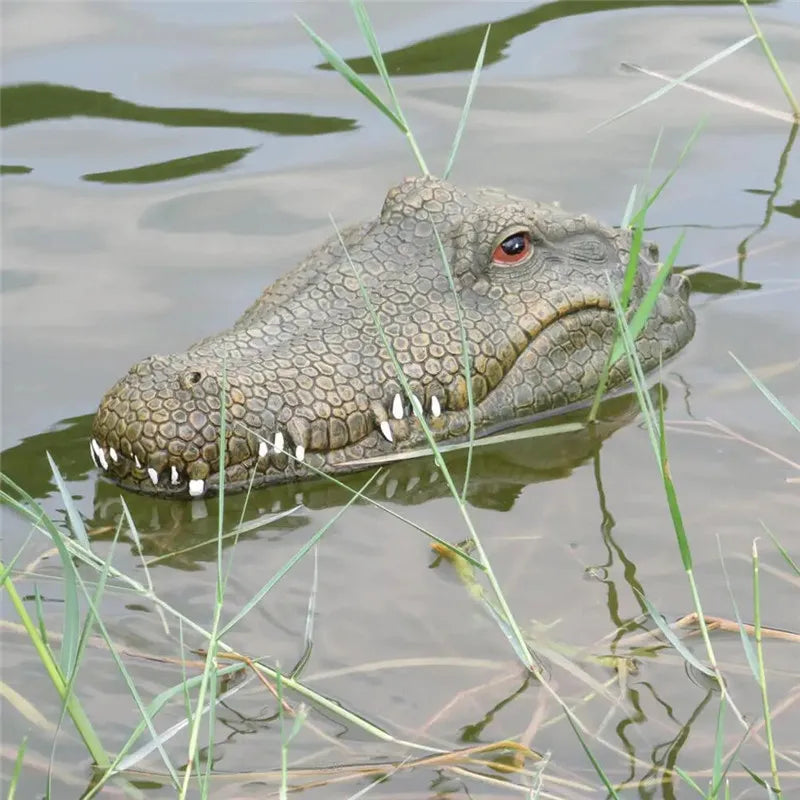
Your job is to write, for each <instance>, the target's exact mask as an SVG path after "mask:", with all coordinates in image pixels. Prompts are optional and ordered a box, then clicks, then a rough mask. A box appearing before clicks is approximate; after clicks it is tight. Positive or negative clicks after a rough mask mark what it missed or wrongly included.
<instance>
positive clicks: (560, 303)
mask: <svg viewBox="0 0 800 800" xmlns="http://www.w3.org/2000/svg"><path fill="white" fill-rule="evenodd" d="M437 235H438V239H437ZM342 240H343V242H344V247H342V245H341V243H340V241H339V238H338V237H337V236H334V237H333V238H332V239H331V240H330V241H329V242H328V243H327V244H325V245H324V246H322V247H321V248H319V249H317V250H316V251H314V252H312V253H311V254H310V255H309V256H308V257H307V258H306V259H305V260H304V261H303V262H302V263H300V264H299V265H298V266H297V267H295V268H294V269H293V270H291V271H290V272H288V273H287V274H285V275H284V276H283V277H281V278H280V279H278V280H277V281H276V282H275V283H274V284H272V285H271V286H269V287H268V288H267V289H266V290H265V291H264V293H263V294H262V295H261V297H259V298H258V300H256V302H255V303H253V305H251V306H250V308H248V309H247V310H246V311H245V312H244V314H243V315H242V316H241V317H240V318H239V320H237V322H235V323H234V325H233V326H232V327H231V328H229V329H228V330H225V331H223V332H222V333H220V334H218V335H216V336H212V337H209V338H206V339H203V340H202V341H200V342H198V343H197V344H195V345H193V346H191V347H190V348H189V349H188V350H187V351H186V352H184V353H177V354H174V355H169V356H161V355H154V356H150V357H149V358H145V359H144V360H143V361H140V362H139V363H138V364H135V365H134V366H133V367H132V368H131V369H130V371H129V372H128V373H127V375H125V376H124V377H123V378H122V379H121V380H119V381H118V382H117V383H116V384H115V385H114V386H113V387H112V388H111V389H110V390H109V392H108V393H107V394H106V395H105V397H104V398H103V400H102V402H101V404H100V408H99V410H98V412H97V415H96V417H95V419H94V423H93V428H92V436H93V438H92V441H91V443H90V451H91V453H92V457H93V458H94V460H95V463H96V464H97V465H98V468H100V469H102V470H103V472H104V473H105V475H106V476H108V477H109V478H110V479H112V480H113V481H115V482H117V483H119V484H121V485H122V486H125V487H126V488H129V489H134V490H137V491H142V492H147V493H150V494H154V495H161V496H200V495H204V494H209V493H213V492H215V491H216V490H217V489H218V487H219V482H220V469H224V471H225V486H226V489H229V490H235V489H243V488H247V487H248V486H250V485H251V484H252V485H253V486H261V485H265V484H271V483H278V482H282V481H289V480H296V479H300V478H304V477H307V476H310V475H313V474H314V470H321V471H323V472H329V473H336V472H345V471H348V470H351V469H353V466H352V464H353V462H358V461H359V460H363V459H364V458H369V457H376V456H377V457H382V456H388V455H392V454H395V453H397V452H402V451H403V450H408V449H411V448H418V447H420V445H421V444H422V443H423V442H424V441H425V440H424V434H423V432H422V428H421V426H420V424H419V422H418V420H417V419H416V418H415V416H414V413H413V410H412V408H411V404H410V403H409V400H408V398H407V397H406V395H405V393H404V392H403V389H402V386H401V383H400V382H399V381H398V378H397V373H396V370H395V364H394V363H393V361H392V358H391V357H390V354H389V352H388V351H387V349H386V347H385V345H384V340H383V338H382V337H381V335H380V334H379V332H378V330H377V329H376V326H375V324H374V320H375V318H377V319H378V321H379V323H380V326H381V328H382V332H383V336H384V337H385V340H386V341H387V342H388V343H389V344H390V346H391V349H392V350H393V352H394V355H395V358H396V362H397V364H398V365H399V367H400V369H402V371H403V373H404V374H405V377H406V378H407V380H408V383H409V384H410V387H411V389H412V391H413V395H414V397H415V398H416V401H418V404H419V408H420V409H421V411H422V413H423V414H424V416H425V418H426V421H427V423H428V425H429V427H430V429H431V430H432V432H433V434H434V436H435V437H436V438H437V439H439V440H454V439H457V438H460V437H463V436H464V435H465V434H467V432H468V427H469V418H470V417H469V406H468V394H469V393H468V390H467V383H466V380H465V373H464V363H463V359H462V355H461V353H462V337H465V338H466V341H467V344H468V349H469V364H470V373H471V374H470V383H471V390H472V398H473V414H474V421H475V431H476V434H477V435H481V434H484V433H486V432H488V431H493V430H496V429H497V428H498V427H501V426H504V425H509V424H513V423H514V422H516V421H519V420H523V419H529V418H530V417H532V416H534V415H536V414H540V413H542V412H545V411H550V410H552V409H557V408H561V407H564V406H568V405H571V404H575V403H578V402H580V401H583V400H586V399H587V398H589V397H590V396H591V395H592V394H593V392H594V391H595V389H596V387H597V384H598V381H599V378H600V375H601V372H602V371H603V367H604V364H605V361H606V358H607V353H608V350H609V346H610V343H611V342H612V340H613V337H614V331H615V316H614V311H613V306H612V301H611V297H610V294H609V288H608V286H609V280H610V282H611V284H612V285H613V286H614V287H615V291H617V292H619V291H620V290H621V286H622V280H623V276H624V273H625V268H626V265H627V262H628V254H629V250H630V247H631V235H630V233H629V232H628V231H624V230H619V229H616V228H613V227H609V226H607V225H604V224H602V223H600V222H598V221H597V220H595V219H592V218H591V217H589V216H586V215H573V214H569V213H567V212H566V211H563V210H562V209H561V208H558V207H555V206H552V205H546V204H543V203H538V202H532V201H529V200H522V199H519V198H516V197H512V196H510V195H508V194H506V193H504V192H502V191H500V190H497V189H479V190H476V191H472V192H465V191H462V190H460V189H458V188H456V187H455V186H453V185H452V184H449V183H446V182H444V181H440V180H438V179H436V178H432V177H425V178H409V179H406V180H405V181H403V183H401V184H400V185H399V186H396V187H394V188H393V189H391V190H390V191H389V193H388V195H387V196H386V201H385V202H384V204H383V208H382V209H381V212H380V215H379V216H378V217H377V218H375V219H372V220H371V221H369V222H367V223H365V224H362V225H359V226H356V227H353V228H350V229H348V230H346V231H344V232H343V233H342ZM442 252H443V253H444V255H445V256H446V259H447V264H448V266H449V270H450V273H451V274H450V275H448V270H447V268H446V267H445V265H444V261H443V258H442ZM657 260H658V251H657V249H656V247H655V245H651V244H649V243H648V244H645V245H644V246H643V247H642V250H641V254H640V264H639V272H638V275H637V279H636V282H635V285H634V287H633V291H632V294H631V305H632V306H633V307H636V306H637V305H638V304H639V302H640V301H641V299H642V297H643V295H644V293H645V292H646V291H647V288H648V286H649V285H650V282H651V281H652V279H653V276H654V274H655V271H656V268H657ZM451 280H452V283H451ZM365 295H366V297H367V298H368V301H365ZM373 315H374V316H373ZM693 333H694V315H693V313H692V311H691V309H690V308H689V305H688V288H687V284H686V281H685V280H684V279H682V278H680V277H679V276H673V277H671V278H670V279H669V280H667V282H666V284H665V286H664V288H663V290H662V292H661V294H660V296H659V299H658V302H657V304H656V306H655V308H654V310H653V313H652V315H651V317H650V321H649V322H648V324H647V325H646V326H645V328H644V330H643V331H642V333H641V334H640V335H639V337H638V338H637V340H636V348H637V351H638V354H639V357H640V359H641V361H642V364H643V366H644V368H645V369H646V370H648V369H652V368H654V367H656V366H658V364H659V363H660V361H661V360H666V359H667V358H669V357H670V356H672V355H673V354H675V353H676V352H677V351H678V350H680V349H681V348H682V347H683V346H684V345H685V344H686V343H687V342H688V341H689V340H690V339H691V338H692V335H693ZM624 362H625V359H622V360H621V361H620V362H618V363H617V366H615V367H614V368H613V369H612V370H611V374H610V380H609V383H608V387H609V388H613V387H615V386H619V385H620V384H622V383H623V382H625V380H626V379H627V377H628V373H627V366H626V364H625V363H624ZM223 387H224V388H225V396H224V400H223V393H222V389H223ZM223 402H224V407H225V408H226V417H225V420H226V439H225V454H224V462H223V464H224V466H222V465H221V458H220V452H219V440H220V423H221V409H222V407H223Z"/></svg>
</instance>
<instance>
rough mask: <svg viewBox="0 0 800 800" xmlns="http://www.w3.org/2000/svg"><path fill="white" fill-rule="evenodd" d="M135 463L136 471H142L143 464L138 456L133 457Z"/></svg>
mask: <svg viewBox="0 0 800 800" xmlns="http://www.w3.org/2000/svg"><path fill="white" fill-rule="evenodd" d="M133 463H134V464H136V469H141V468H142V462H141V461H139V457H138V456H134V457H133Z"/></svg>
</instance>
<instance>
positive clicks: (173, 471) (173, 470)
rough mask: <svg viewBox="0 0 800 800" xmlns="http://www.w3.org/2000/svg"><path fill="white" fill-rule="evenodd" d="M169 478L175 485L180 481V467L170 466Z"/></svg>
mask: <svg viewBox="0 0 800 800" xmlns="http://www.w3.org/2000/svg"><path fill="white" fill-rule="evenodd" d="M169 479H170V481H171V482H172V485H173V486H175V484H176V483H180V480H181V479H180V476H179V475H178V468H177V467H174V466H173V467H170V470H169Z"/></svg>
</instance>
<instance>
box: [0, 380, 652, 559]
mask: <svg viewBox="0 0 800 800" xmlns="http://www.w3.org/2000/svg"><path fill="white" fill-rule="evenodd" d="M662 388H663V391H664V395H665V396H666V388H665V387H662ZM637 413H638V404H637V400H636V397H635V395H633V394H623V395H619V396H616V397H611V398H608V399H607V400H606V401H604V403H603V404H602V406H601V416H600V419H599V421H598V423H597V424H596V425H594V426H589V427H587V428H584V429H581V430H578V431H571V432H567V433H558V434H554V435H552V436H544V437H541V436H539V437H534V438H527V439H525V438H523V439H517V440H514V441H511V442H502V443H498V444H490V445H486V446H481V447H479V448H477V449H476V450H475V452H474V457H473V462H472V469H471V471H470V482H469V488H468V491H467V502H468V503H469V504H470V505H471V506H473V507H476V508H484V509H492V510H495V511H509V510H511V509H512V508H513V506H514V504H515V502H516V500H517V498H518V497H519V495H520V493H521V492H522V490H523V489H524V488H525V487H526V486H528V485H530V484H533V483H541V482H546V481H552V480H558V479H561V478H566V477H567V476H569V475H570V474H571V472H572V471H573V470H574V469H576V468H577V467H579V466H581V465H582V464H585V463H588V462H589V461H591V460H592V459H593V458H594V457H595V456H596V455H597V454H598V453H599V451H600V448H601V447H602V444H603V442H604V441H605V440H606V439H607V438H608V437H609V436H611V435H612V434H613V433H614V432H615V431H616V430H618V429H619V428H621V427H623V426H624V425H626V424H628V423H630V422H631V421H632V420H633V419H634V418H635V417H636V415H637ZM585 416H586V410H585V409H578V410H575V411H571V412H569V413H568V414H563V415H560V416H557V417H551V418H548V419H547V420H544V421H542V422H539V423H535V424H534V425H533V426H531V427H545V426H552V425H554V424H561V423H564V422H575V421H581V420H583V419H585ZM91 423H92V415H86V416H80V417H73V418H71V419H66V420H63V421H62V422H60V423H58V424H57V425H56V426H54V427H53V428H52V429H50V430H48V431H45V432H43V433H40V434H37V435H35V436H30V437H28V438H26V439H23V440H22V441H21V442H20V443H19V444H18V445H16V446H14V447H10V448H8V449H7V450H5V451H4V452H3V453H2V454H1V457H2V464H3V472H4V473H5V474H7V475H8V476H9V477H10V478H11V479H12V480H14V481H15V482H16V483H18V484H19V485H20V486H22V487H23V488H24V489H25V490H26V491H27V492H28V493H29V494H30V495H31V496H32V497H34V498H36V499H37V500H39V501H43V502H47V501H48V500H50V499H51V498H54V496H56V495H57V488H56V485H55V481H54V479H53V476H52V474H51V473H50V469H49V466H48V463H47V458H46V455H45V454H46V453H48V452H49V453H50V455H51V456H52V457H53V460H54V461H55V463H56V464H57V465H58V468H59V470H60V471H61V474H62V475H63V477H64V479H65V481H66V482H67V485H68V486H71V487H72V490H73V493H76V489H75V485H76V484H83V485H84V486H85V485H89V486H93V498H92V506H91V508H92V512H91V517H92V518H91V519H90V520H88V527H89V528H90V529H93V530H95V531H97V532H98V533H99V538H105V535H107V536H111V535H112V532H113V527H114V526H115V524H116V522H117V520H118V519H119V516H120V513H121V511H122V505H121V502H120V497H121V496H122V497H123V498H124V500H125V503H126V504H127V505H128V507H129V509H130V511H131V514H132V516H133V519H134V521H135V523H136V525H137V527H138V529H139V532H140V533H141V534H142V536H143V538H144V540H145V542H144V546H145V552H146V553H149V554H151V555H152V554H155V553H158V554H166V553H169V552H172V551H173V550H180V549H182V548H184V547H187V546H192V545H194V544H196V543H197V542H199V541H203V540H206V539H208V540H212V539H214V538H215V537H216V530H217V500H216V498H208V499H198V500H166V499H154V498H151V497H146V496H142V495H138V494H135V493H132V492H128V491H123V490H121V489H120V488H119V487H118V486H116V485H114V484H111V483H110V482H108V481H106V480H104V479H103V478H100V477H99V476H98V475H97V470H96V469H95V468H94V465H93V464H92V461H91V458H90V456H89V452H88V442H89V438H90V428H91ZM445 459H446V461H447V465H448V468H449V469H450V472H451V474H452V476H453V478H454V480H455V482H456V485H457V486H461V485H462V484H463V479H464V475H465V474H466V468H467V451H466V449H464V450H457V451H454V452H451V453H448V454H447V455H446V456H445ZM369 474H370V473H369V471H362V472H359V473H354V474H351V475H347V476H344V477H343V478H342V479H341V483H342V484H344V486H339V485H337V484H335V483H332V482H331V481H329V480H326V479H324V478H320V479H314V480H309V481H304V482H301V483H290V484H282V485H278V486H271V487H265V488H262V489H258V490H255V491H253V492H252V494H251V496H250V498H249V500H248V499H247V495H246V493H238V494H233V495H229V496H228V497H226V500H225V515H226V522H227V525H226V528H227V529H228V530H230V529H232V528H233V527H234V526H235V525H236V524H237V523H238V522H239V520H240V518H241V517H242V515H243V512H244V511H246V514H245V519H248V520H252V519H257V518H259V517H262V516H266V517H270V516H272V515H274V514H277V513H279V512H284V511H288V510H290V509H293V508H295V507H297V506H301V508H299V509H298V510H297V511H296V512H294V513H293V514H291V515H287V516H284V517H283V518H282V519H280V520H278V521H277V522H275V523H273V524H271V525H270V526H269V528H268V529H267V530H268V533H267V535H273V534H275V535H278V534H279V532H280V531H286V530H292V529H297V528H299V527H302V526H303V525H305V524H307V523H308V517H307V515H306V514H305V513H304V509H305V510H308V511H319V510H324V509H328V508H339V507H341V506H343V505H344V504H345V503H347V501H348V500H350V498H351V496H352V491H353V490H356V489H358V488H360V487H361V486H362V485H363V484H364V481H365V479H366V477H367V476H368V475H369ZM346 487H349V488H346ZM368 496H369V497H370V498H371V499H373V500H375V501H377V502H381V503H388V504H390V505H392V506H393V507H395V508H396V507H397V506H418V505H421V504H423V503H426V502H429V501H432V500H437V499H440V498H446V497H449V491H448V489H447V485H446V483H445V481H444V479H443V478H442V475H441V473H440V472H439V471H438V470H437V469H436V468H435V467H434V466H433V461H432V459H431V458H417V459H413V460H408V461H399V462H395V463H392V464H390V465H388V466H387V467H384V468H383V469H382V471H381V473H380V474H379V475H378V477H377V478H376V480H375V481H374V482H373V484H372V487H371V488H370V490H369V492H368ZM245 504H247V505H246V506H245ZM84 513H86V511H84ZM106 528H107V529H108V530H106V531H105V534H104V533H103V529H106ZM247 535H251V536H252V535H260V534H255V533H250V534H244V536H247ZM231 541H232V540H231ZM215 557H216V543H215V542H214V543H212V544H209V546H208V547H207V548H200V549H197V550H193V551H192V554H191V558H190V559H188V560H187V559H186V558H185V557H180V558H179V559H176V560H171V561H170V563H171V564H172V565H173V566H183V567H184V568H192V567H193V566H194V565H195V563H196V561H200V560H213V559H214V558H215Z"/></svg>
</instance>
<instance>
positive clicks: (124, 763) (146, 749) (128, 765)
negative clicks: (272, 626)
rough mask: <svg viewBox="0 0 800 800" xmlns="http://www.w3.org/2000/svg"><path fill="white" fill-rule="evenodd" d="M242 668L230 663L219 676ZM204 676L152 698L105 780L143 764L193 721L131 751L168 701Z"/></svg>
mask: <svg viewBox="0 0 800 800" xmlns="http://www.w3.org/2000/svg"><path fill="white" fill-rule="evenodd" d="M241 669H242V665H241V664H239V663H235V664H229V665H227V666H225V667H220V670H219V672H218V673H217V675H218V677H224V676H225V675H230V674H232V673H234V672H237V671H239V670H241ZM202 679H203V676H202V675H195V676H194V677H192V678H186V680H185V682H181V683H178V684H176V685H175V686H172V687H170V688H169V689H165V690H164V691H163V692H160V693H159V694H158V695H157V696H156V697H154V698H153V700H151V701H150V703H149V704H148V705H147V707H146V709H145V714H143V715H142V720H141V721H140V722H139V723H138V724H137V726H136V728H134V730H133V731H132V732H131V734H130V736H129V737H128V740H127V742H125V744H124V745H123V746H122V748H121V749H120V751H119V753H118V754H117V757H116V759H115V761H114V764H112V767H111V769H110V770H109V772H108V774H107V775H104V776H103V780H104V781H105V780H107V779H108V778H109V777H111V776H113V775H117V774H119V773H121V772H125V771H126V770H129V769H133V768H134V767H135V766H136V765H137V764H139V763H140V762H141V761H143V760H144V759H145V758H147V756H149V755H150V754H151V753H153V752H154V751H155V750H157V749H158V748H159V747H163V746H164V745H165V744H166V743H167V742H169V741H170V739H172V738H173V737H174V736H175V735H176V734H177V733H180V731H182V730H184V729H185V728H186V726H187V725H188V724H189V722H190V719H189V718H188V717H185V718H184V719H181V720H179V721H178V722H176V723H175V724H174V725H171V726H170V727H169V728H167V729H166V730H164V731H162V732H161V733H155V735H153V734H152V733H151V736H150V739H149V740H148V741H147V742H146V743H145V744H144V745H142V746H141V747H139V748H138V749H136V750H135V751H133V752H131V753H129V752H128V751H129V750H130V748H131V747H132V746H133V745H134V744H135V743H136V741H137V740H138V739H139V737H140V736H141V735H142V734H143V733H144V732H145V730H147V729H148V727H149V726H148V723H147V720H151V721H153V722H154V721H155V718H156V716H157V715H158V713H159V712H160V711H161V710H162V709H163V708H164V707H165V706H166V704H167V703H168V702H169V701H170V700H172V698H174V697H176V696H178V695H181V694H182V693H183V692H184V691H186V690H187V689H190V690H191V689H193V688H194V687H196V686H198V685H199V684H200V681H201V680H202ZM251 680H252V679H251ZM249 682H250V681H249V680H244V681H242V682H241V683H237V684H236V685H234V686H232V687H231V688H230V689H229V690H228V691H227V692H225V693H224V694H222V695H220V696H219V697H217V703H221V702H222V701H223V700H227V699H228V698H229V697H230V696H231V695H233V694H235V693H236V692H238V691H239V690H240V689H242V688H243V687H244V686H246V685H247V684H248V683H249ZM205 711H207V708H205V709H203V713H205Z"/></svg>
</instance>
